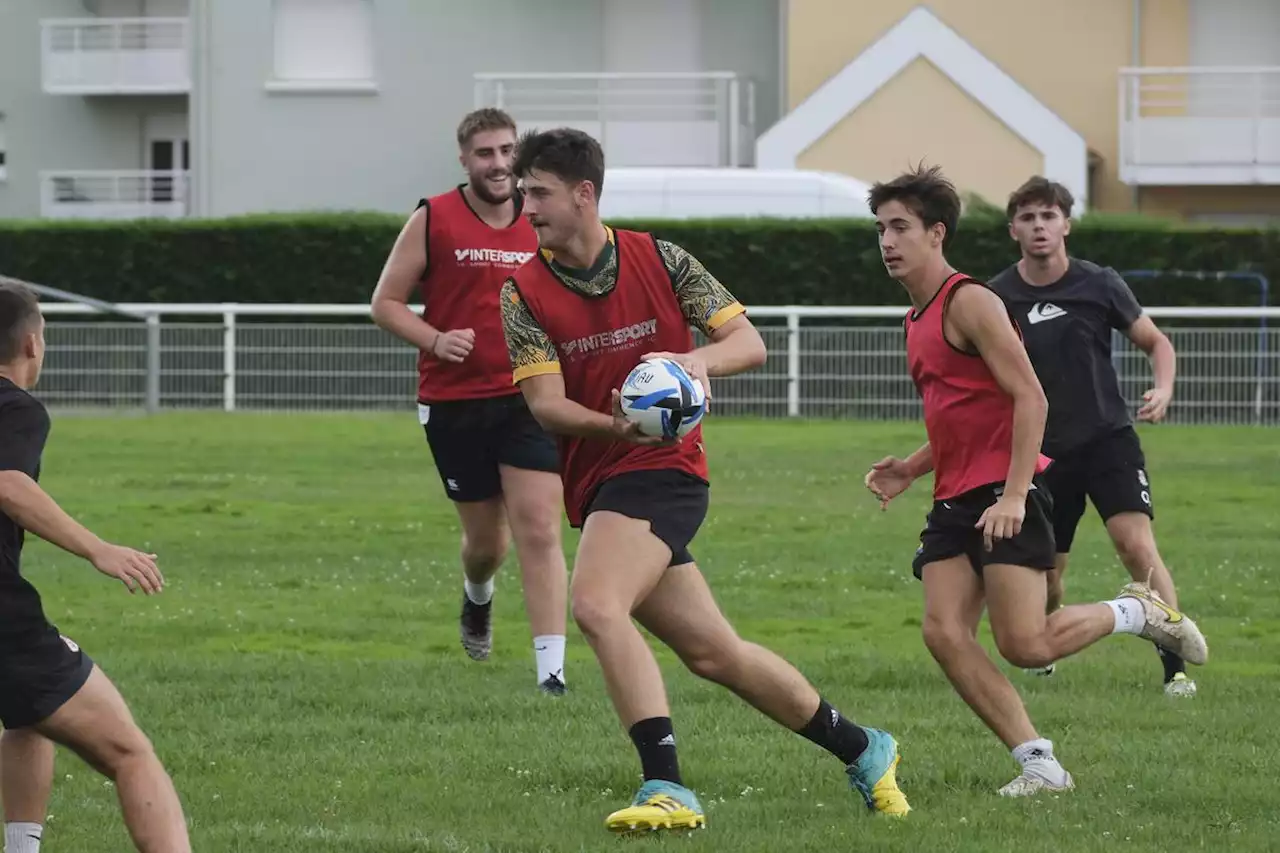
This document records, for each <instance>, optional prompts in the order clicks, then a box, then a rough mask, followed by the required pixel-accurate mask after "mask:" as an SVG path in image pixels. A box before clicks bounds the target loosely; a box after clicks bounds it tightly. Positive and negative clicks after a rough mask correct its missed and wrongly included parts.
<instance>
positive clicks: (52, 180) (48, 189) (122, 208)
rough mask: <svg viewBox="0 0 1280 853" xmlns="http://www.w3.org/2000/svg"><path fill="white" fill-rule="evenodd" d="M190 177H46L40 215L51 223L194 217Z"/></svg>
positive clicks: (133, 173)
mask: <svg viewBox="0 0 1280 853" xmlns="http://www.w3.org/2000/svg"><path fill="white" fill-rule="evenodd" d="M190 186H191V179H190V173H188V172H146V171H131V172H106V171H78V172H76V171H62V172H41V173H40V214H41V215H42V216H45V217H47V218H50V219H142V218H158V219H180V218H182V217H184V216H186V215H187V214H188V211H189V208H188V204H187V202H188V199H189V198H190Z"/></svg>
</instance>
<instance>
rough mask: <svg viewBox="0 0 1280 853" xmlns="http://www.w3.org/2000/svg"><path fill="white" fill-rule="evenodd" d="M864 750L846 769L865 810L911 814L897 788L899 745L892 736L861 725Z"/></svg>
mask: <svg viewBox="0 0 1280 853" xmlns="http://www.w3.org/2000/svg"><path fill="white" fill-rule="evenodd" d="M863 731H865V732H866V733H867V741H868V743H867V748H866V750H865V751H864V752H863V753H862V755H860V756H858V760H857V761H855V762H854V763H853V764H850V765H849V766H848V767H846V768H845V773H847V774H848V775H849V784H850V785H851V786H853V789H854V790H856V791H857V792H858V793H860V794H862V799H863V800H864V801H866V804H867V808H869V809H871V810H872V811H876V812H879V813H880V814H885V815H889V816H891V817H906V816H907V812H909V811H911V806H910V805H908V804H907V795H906V794H904V793H902V791H901V789H899V788H898V778H897V771H898V761H899V760H900V759H901V756H900V755H899V754H898V742H897V741H896V740H894V739H893V735H891V734H889V733H888V732H882V731H880V730H879V729H873V728H869V727H867V726H863Z"/></svg>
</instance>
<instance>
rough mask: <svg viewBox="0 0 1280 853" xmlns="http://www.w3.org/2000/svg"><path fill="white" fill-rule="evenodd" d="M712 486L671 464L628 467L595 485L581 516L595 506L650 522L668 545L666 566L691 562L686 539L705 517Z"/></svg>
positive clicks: (584, 515) (654, 531)
mask: <svg viewBox="0 0 1280 853" xmlns="http://www.w3.org/2000/svg"><path fill="white" fill-rule="evenodd" d="M710 503H711V487H710V486H709V485H708V484H707V483H706V482H705V481H704V480H700V479H699V478H697V477H695V476H693V475H692V474H686V473H684V472H683V471H674V470H672V469H670V468H667V469H662V470H656V471H629V472H627V473H625V474H618V475H617V476H614V477H610V478H609V479H607V480H605V481H604V482H603V483H601V484H600V485H599V487H597V489H596V491H595V494H594V495H592V496H591V500H589V501H588V502H587V509H586V511H585V512H584V513H583V519H584V520H585V519H586V517H587V516H589V515H591V513H593V512H596V511H597V510H608V511H610V512H616V513H618V514H619V515H625V516H627V517H628V518H638V519H641V520H643V521H647V522H649V528H650V529H651V530H652V531H653V535H654V536H657V537H658V538H659V539H661V540H662V542H663V544H665V545H666V546H667V547H668V548H670V549H671V562H670V563H668V564H667V565H668V566H683V565H684V564H685V563H692V562H694V559H693V554H691V553H689V543H690V542H692V541H693V537H694V536H696V535H698V528H700V527H701V526H702V522H703V521H704V520H705V519H706V517H707V508H708V506H709V505H710Z"/></svg>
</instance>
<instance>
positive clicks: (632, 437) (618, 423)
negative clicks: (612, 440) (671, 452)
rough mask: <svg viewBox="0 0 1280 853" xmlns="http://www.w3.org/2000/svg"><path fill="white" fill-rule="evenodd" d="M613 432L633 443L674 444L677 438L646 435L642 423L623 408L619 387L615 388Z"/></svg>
mask: <svg viewBox="0 0 1280 853" xmlns="http://www.w3.org/2000/svg"><path fill="white" fill-rule="evenodd" d="M613 432H614V434H615V435H616V436H617V437H618V438H619V439H621V440H622V441H630V442H631V443H633V444H673V443H674V442H675V439H668V438H664V437H663V436H660V435H645V434H644V433H643V432H641V431H640V424H639V423H638V422H637V421H633V420H631V419H630V418H628V417H627V413H626V411H624V410H623V408H622V393H621V392H620V391H618V389H617V388H614V389H613Z"/></svg>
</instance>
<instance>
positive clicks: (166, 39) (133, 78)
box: [40, 18, 191, 95]
mask: <svg viewBox="0 0 1280 853" xmlns="http://www.w3.org/2000/svg"><path fill="white" fill-rule="evenodd" d="M40 31H41V33H40V35H41V56H42V63H43V69H42V73H43V78H44V91H45V92H47V93H49V94H52V95H140V94H170V95H174V94H184V93H187V92H190V91H191V69H190V55H191V54H190V44H189V41H188V34H189V29H188V26H187V19H186V18H71V19H54V20H44V21H41V22H40Z"/></svg>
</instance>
